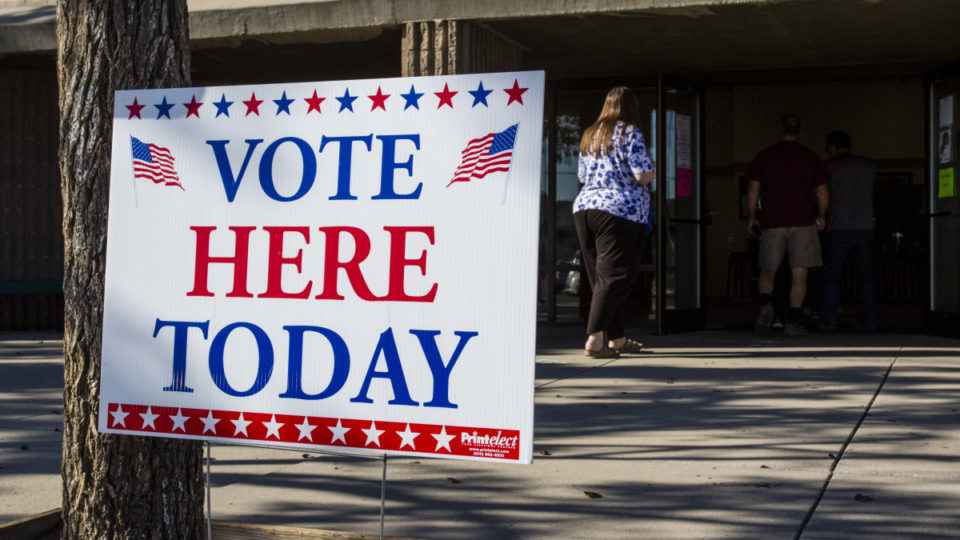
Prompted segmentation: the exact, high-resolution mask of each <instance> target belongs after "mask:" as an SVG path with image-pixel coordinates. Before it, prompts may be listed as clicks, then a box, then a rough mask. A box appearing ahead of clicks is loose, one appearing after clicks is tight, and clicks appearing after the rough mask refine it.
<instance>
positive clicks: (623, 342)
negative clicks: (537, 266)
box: [573, 86, 653, 358]
mask: <svg viewBox="0 0 960 540" xmlns="http://www.w3.org/2000/svg"><path fill="white" fill-rule="evenodd" d="M638 113H639V103H638V101H637V98H636V96H635V95H634V94H633V92H631V91H630V89H629V88H627V87H625V86H618V87H616V88H614V89H613V90H610V92H609V93H608V94H607V99H606V101H605V102H604V104H603V110H602V111H601V112H600V117H599V118H597V120H596V122H594V123H593V125H591V126H590V127H589V128H587V130H586V131H584V133H583V137H582V138H581V139H580V164H579V171H578V174H579V177H580V183H581V184H583V187H582V188H581V190H580V194H579V195H577V199H576V200H575V201H574V204H573V219H574V223H575V225H576V228H577V237H578V239H579V241H580V252H581V255H582V257H583V264H584V267H585V268H586V272H587V279H588V280H589V282H590V287H591V288H592V290H593V298H592V301H591V303H590V315H589V319H588V320H587V343H586V345H585V347H584V354H585V355H587V356H590V357H594V358H616V357H618V356H620V354H621V353H632V352H639V351H640V348H641V347H642V345H641V344H640V343H638V342H636V341H634V340H632V339H628V338H627V337H626V336H625V335H624V312H625V308H626V305H625V302H626V300H627V297H628V296H629V293H630V290H631V288H632V287H633V284H634V282H635V281H636V278H637V276H638V275H639V265H640V257H641V255H642V254H643V251H644V249H645V248H646V245H647V238H648V237H647V235H648V234H649V232H650V226H651V222H650V190H649V188H648V186H647V185H648V184H649V183H650V182H652V181H653V161H651V160H650V157H649V156H648V155H647V148H646V145H645V144H644V141H643V134H642V133H640V128H638V127H637V124H638V116H639V114H638Z"/></svg>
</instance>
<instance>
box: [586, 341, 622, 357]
mask: <svg viewBox="0 0 960 540" xmlns="http://www.w3.org/2000/svg"><path fill="white" fill-rule="evenodd" d="M583 355H584V356H589V357H590V358H619V357H620V351H618V350H617V349H611V348H610V347H608V346H607V345H606V344H604V346H603V348H602V349H600V350H599V351H595V350H593V349H584V350H583Z"/></svg>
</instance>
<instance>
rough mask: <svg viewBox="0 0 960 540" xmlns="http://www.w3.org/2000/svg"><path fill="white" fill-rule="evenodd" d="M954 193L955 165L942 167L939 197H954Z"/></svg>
mask: <svg viewBox="0 0 960 540" xmlns="http://www.w3.org/2000/svg"><path fill="white" fill-rule="evenodd" d="M954 193H955V190H954V181H953V167H950V168H949V169H940V186H939V189H938V190H937V197H938V198H940V199H945V198H947V197H953V194H954Z"/></svg>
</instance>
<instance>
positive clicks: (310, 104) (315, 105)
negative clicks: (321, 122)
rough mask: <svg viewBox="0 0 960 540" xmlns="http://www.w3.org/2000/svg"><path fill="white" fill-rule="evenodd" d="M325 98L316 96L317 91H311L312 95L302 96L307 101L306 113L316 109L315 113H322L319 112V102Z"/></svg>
mask: <svg viewBox="0 0 960 540" xmlns="http://www.w3.org/2000/svg"><path fill="white" fill-rule="evenodd" d="M326 99H327V98H325V97H318V96H317V91H316V90H314V91H313V97H308V98H303V100H304V101H306V102H307V114H310V113H311V112H312V111H317V114H323V113H321V112H320V104H321V103H323V102H324V100H326Z"/></svg>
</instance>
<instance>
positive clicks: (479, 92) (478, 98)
mask: <svg viewBox="0 0 960 540" xmlns="http://www.w3.org/2000/svg"><path fill="white" fill-rule="evenodd" d="M467 93H468V94H470V95H471V96H473V105H471V106H470V108H471V109H472V108H473V107H476V106H477V105H479V104H480V103H483V106H484V107H488V108H489V107H490V105H489V104H488V103H487V96H489V95H490V94H492V93H493V90H487V89H484V87H483V81H480V85H479V86H477V89H476V90H467Z"/></svg>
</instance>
